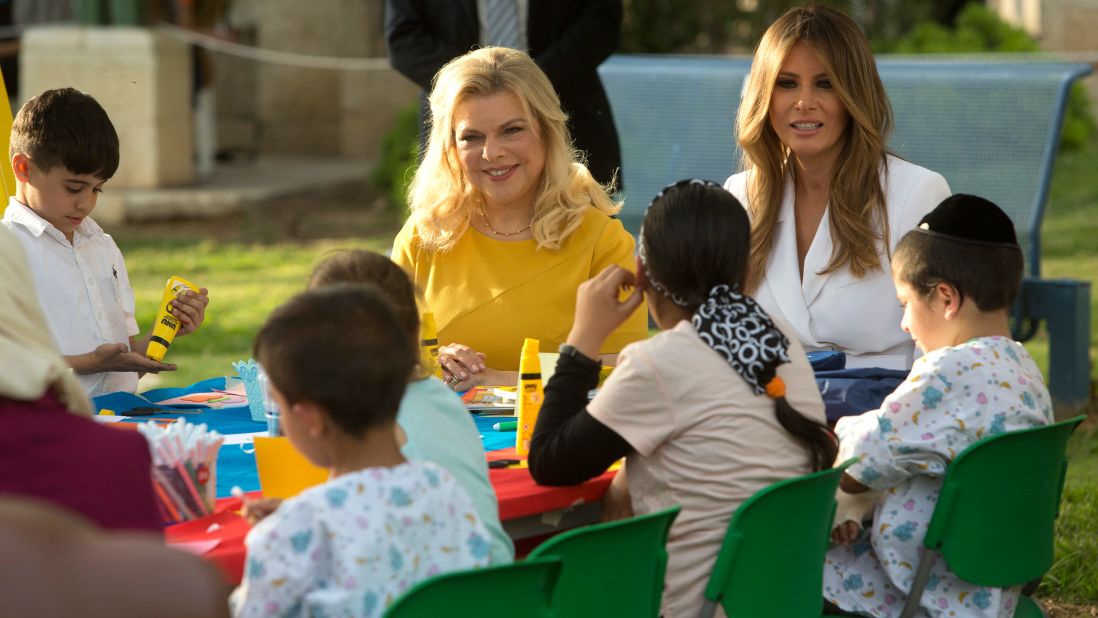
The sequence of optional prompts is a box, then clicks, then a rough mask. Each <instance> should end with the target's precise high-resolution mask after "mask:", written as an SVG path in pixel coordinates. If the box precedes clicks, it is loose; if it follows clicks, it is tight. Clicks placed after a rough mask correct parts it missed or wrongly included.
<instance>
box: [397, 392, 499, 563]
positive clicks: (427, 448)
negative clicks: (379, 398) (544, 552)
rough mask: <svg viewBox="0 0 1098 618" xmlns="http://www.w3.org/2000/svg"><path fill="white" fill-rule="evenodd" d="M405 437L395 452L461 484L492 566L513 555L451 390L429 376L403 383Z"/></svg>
mask: <svg viewBox="0 0 1098 618" xmlns="http://www.w3.org/2000/svg"><path fill="white" fill-rule="evenodd" d="M397 424H398V425H400V427H401V429H403V430H404V434H405V436H407V438H408V441H407V442H405V443H404V445H403V446H401V448H400V451H401V453H403V454H404V456H405V457H407V458H408V459H409V460H410V461H421V462H434V463H436V464H438V465H440V466H442V467H443V468H445V469H446V470H447V471H449V472H450V473H451V474H453V475H454V478H455V479H456V480H457V481H458V482H459V483H460V484H461V485H462V487H464V488H465V490H466V491H467V492H468V494H469V498H470V499H471V500H472V502H473V505H474V506H475V507H476V510H477V515H478V516H479V517H480V520H481V523H483V524H484V527H485V528H486V529H487V531H488V536H489V539H490V540H491V545H492V547H491V557H492V564H506V563H508V562H511V561H512V560H514V558H515V549H514V544H513V543H512V542H511V537H509V536H507V533H506V532H504V530H503V526H502V525H500V522H499V502H498V501H497V499H496V494H495V490H494V489H493V488H492V484H491V482H490V481H489V480H488V460H487V459H485V457H484V445H483V444H482V443H481V441H480V434H479V433H477V426H476V423H474V422H473V419H472V417H471V416H470V414H469V411H468V410H466V409H465V405H464V404H463V403H462V402H461V399H460V398H458V397H457V396H456V395H455V394H454V391H452V390H450V389H449V388H447V387H446V385H445V384H443V383H442V381H441V380H438V379H436V378H434V377H428V378H424V379H422V380H415V381H413V382H411V383H409V384H408V390H407V391H405V393H404V399H402V400H401V402H400V411H399V412H397Z"/></svg>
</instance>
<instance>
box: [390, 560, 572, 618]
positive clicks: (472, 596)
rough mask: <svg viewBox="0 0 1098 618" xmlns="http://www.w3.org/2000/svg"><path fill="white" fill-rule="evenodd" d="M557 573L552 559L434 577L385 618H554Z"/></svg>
mask: <svg viewBox="0 0 1098 618" xmlns="http://www.w3.org/2000/svg"><path fill="white" fill-rule="evenodd" d="M560 567H561V562H560V560H556V559H545V560H526V561H524V562H516V563H513V564H505V565H501V566H493V567H485V568H483V569H473V570H469V571H457V572H454V573H446V574H443V575H439V576H437V577H432V578H431V579H428V580H424V581H422V582H420V583H418V584H416V585H415V586H413V587H412V588H410V589H409V590H408V591H407V592H405V593H404V594H403V595H401V596H400V598H398V599H397V600H396V602H395V603H393V604H392V605H391V606H389V609H388V610H386V611H385V618H434V617H436V616H446V617H447V618H483V617H484V616H523V617H524V618H552V617H553V616H554V614H553V613H552V610H551V609H550V600H551V599H552V597H553V588H554V587H555V586H556V583H557V577H558V576H559V575H560Z"/></svg>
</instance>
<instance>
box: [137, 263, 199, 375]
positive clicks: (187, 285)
mask: <svg viewBox="0 0 1098 618" xmlns="http://www.w3.org/2000/svg"><path fill="white" fill-rule="evenodd" d="M183 290H191V291H194V292H197V291H198V288H197V287H196V286H195V285H194V284H193V283H191V282H190V281H187V280H186V279H184V278H183V277H180V276H178V275H176V276H172V277H171V278H170V279H168V282H167V283H166V284H164V293H163V294H162V295H161V296H160V308H159V309H158V310H157V312H156V322H153V331H152V336H151V337H150V338H149V347H148V348H146V349H145V357H146V358H149V359H151V360H154V361H156V362H158V363H159V362H162V361H163V360H164V355H165V354H167V353H168V346H170V345H171V344H172V339H174V338H175V334H176V333H177V332H179V318H177V317H175V316H174V315H172V314H171V312H170V311H168V305H170V304H172V302H173V301H174V300H175V297H176V296H178V295H179V293H180V292H182V291H183Z"/></svg>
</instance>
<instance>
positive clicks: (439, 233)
mask: <svg viewBox="0 0 1098 618" xmlns="http://www.w3.org/2000/svg"><path fill="white" fill-rule="evenodd" d="M500 92H510V93H513V94H514V95H515V96H517V97H518V99H519V101H520V102H521V103H522V108H523V111H524V112H525V114H526V116H527V118H529V119H530V120H531V125H532V128H533V130H534V131H535V132H536V133H537V135H538V137H540V138H541V142H542V144H543V145H544V147H545V167H544V169H543V170H542V173H541V182H540V184H539V186H538V192H537V197H536V198H535V200H534V218H533V221H532V222H531V235H532V236H533V238H534V240H536V241H537V243H538V248H539V249H540V248H544V249H551V250H557V249H560V247H561V244H562V243H563V242H564V240H565V239H566V238H567V237H568V235H569V234H571V233H572V232H574V231H575V230H576V228H578V227H579V226H580V223H582V221H583V217H584V213H585V211H586V209H587V207H588V206H593V207H594V208H596V209H598V210H599V211H601V212H603V213H606V214H608V215H610V214H614V213H616V212H617V211H618V210H620V209H621V205H620V204H616V203H614V202H613V201H612V200H611V199H610V197H609V196H608V195H607V189H608V188H607V187H603V186H602V185H600V184H599V183H598V182H597V181H596V180H595V179H594V178H593V177H592V176H591V173H590V172H588V171H587V167H585V166H584V164H583V163H582V162H581V161H582V155H581V154H580V153H579V152H578V151H576V150H575V149H574V148H573V147H572V138H571V135H570V134H569V132H568V127H567V126H566V125H565V122H566V121H567V119H568V116H567V115H565V113H564V111H563V110H561V107H560V99H559V98H558V97H557V93H556V91H555V90H554V89H553V85H552V84H551V83H549V78H548V77H546V76H545V73H543V72H542V71H541V69H539V68H538V66H537V65H536V64H534V61H533V60H531V59H530V56H528V55H526V54H525V53H523V52H520V51H516V50H513V49H508V48H505V47H485V48H483V49H478V50H475V51H471V52H469V53H467V54H465V55H464V56H461V57H458V58H456V59H454V60H451V61H450V62H449V63H447V64H446V66H444V67H442V69H441V70H439V72H438V73H437V74H436V75H435V78H434V85H433V88H432V90H431V96H430V104H431V118H432V122H431V134H430V138H429V139H428V142H427V151H426V152H425V153H424V155H423V161H422V163H420V166H419V169H418V170H417V171H416V175H415V178H414V179H413V180H412V184H411V187H410V188H409V191H408V202H409V204H408V205H409V210H410V211H411V214H410V215H409V218H410V219H411V220H412V222H413V223H414V225H415V230H416V234H417V235H418V237H419V241H420V243H421V246H422V247H423V248H424V249H426V250H428V251H447V250H449V249H450V248H452V247H453V246H454V244H455V243H456V242H457V241H458V239H460V238H461V235H462V234H464V233H465V231H466V229H467V228H468V227H469V219H470V216H471V215H472V213H473V212H474V211H475V210H476V208H477V207H479V206H482V205H483V196H482V195H481V194H480V192H479V191H478V190H477V189H476V187H474V186H473V185H472V184H471V183H470V182H469V181H468V179H467V178H466V177H465V174H464V172H462V169H461V163H460V161H459V160H458V154H457V140H456V137H455V135H454V110H455V109H456V108H457V106H458V105H459V104H460V103H462V102H464V101H466V100H468V99H471V98H474V97H485V96H490V95H493V94H496V93H500Z"/></svg>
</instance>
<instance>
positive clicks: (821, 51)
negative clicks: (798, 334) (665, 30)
mask: <svg viewBox="0 0 1098 618" xmlns="http://www.w3.org/2000/svg"><path fill="white" fill-rule="evenodd" d="M800 41H804V42H805V43H807V44H808V45H810V46H811V47H812V49H813V50H814V51H815V52H816V56H817V57H818V58H819V61H820V64H821V65H823V68H824V70H825V71H826V72H827V75H828V77H829V78H830V80H831V84H832V87H833V88H834V90H835V92H836V93H837V94H838V95H839V98H840V99H841V100H842V102H843V105H844V106H845V107H846V111H847V113H848V114H849V115H850V123H849V125H848V127H847V130H846V135H845V136H844V137H843V140H844V141H843V146H842V150H841V152H840V154H839V158H838V160H837V161H836V162H835V167H834V169H832V170H831V182H830V184H829V189H828V191H829V195H828V198H829V207H828V208H829V214H830V217H829V218H830V221H831V238H832V241H833V245H834V250H833V251H832V254H831V259H830V261H829V262H828V264H827V266H826V267H825V268H824V269H823V270H822V271H821V272H820V274H826V273H830V272H834V271H836V270H839V269H841V268H843V267H847V268H849V269H850V272H851V273H853V274H854V276H855V277H862V276H864V275H865V274H866V273H867V272H869V271H871V270H876V269H879V268H881V258H880V254H879V252H878V251H879V249H880V248H882V247H883V249H884V250H885V251H887V250H888V246H889V229H888V206H887V204H886V203H885V194H884V189H883V188H882V184H881V181H882V179H881V169H882V166H883V165H884V163H885V157H886V155H887V154H888V146H887V144H888V136H889V133H891V131H892V106H891V105H890V104H889V101H888V95H887V94H886V93H885V89H884V84H882V83H881V77H880V75H879V74H878V73H877V65H876V62H875V61H874V59H873V53H872V52H871V51H870V50H869V43H868V42H867V41H866V38H865V35H864V34H862V31H861V30H860V29H859V28H858V25H857V24H856V23H854V20H852V19H850V18H849V17H847V16H846V15H843V14H842V13H839V12H837V11H834V10H832V9H829V8H826V7H820V6H805V7H797V8H793V9H790V10H789V11H787V12H786V13H785V14H784V15H782V16H781V17H779V18H778V20H777V21H775V22H774V23H773V24H772V25H771V26H770V28H769V29H767V31H766V34H764V35H763V38H762V40H761V41H759V46H758V48H756V50H755V58H754V61H753V63H752V66H751V74H750V75H749V76H748V78H747V84H746V87H745V88H744V94H743V100H742V101H741V103H740V110H739V113H738V114H737V117H736V129H737V135H738V137H737V139H738V141H739V145H740V148H741V149H742V151H743V167H744V169H745V170H748V179H747V199H748V209H749V211H750V213H751V239H752V240H751V268H750V273H751V281H750V283H749V287H748V289H752V290H753V289H755V288H756V287H757V286H758V284H759V281H760V279H761V277H762V273H763V272H765V269H766V263H767V260H768V259H769V257H770V251H771V249H772V248H773V246H774V229H775V227H776V226H777V223H778V215H779V213H780V211H781V204H782V192H783V190H784V185H785V177H786V174H787V173H789V171H790V170H789V167H790V158H791V157H793V156H794V155H793V154H792V153H791V152H790V151H789V149H788V148H787V147H786V146H785V145H784V144H783V143H782V142H781V140H779V139H778V135H777V133H775V132H774V128H773V127H772V126H771V124H770V117H769V115H770V100H771V94H772V93H773V91H774V84H775V81H776V80H777V75H778V72H779V71H780V70H781V66H782V63H783V62H784V61H785V58H786V56H787V55H788V54H789V51H790V50H791V49H792V48H793V46H794V45H796V44H797V43H798V42H800ZM867 239H870V242H867Z"/></svg>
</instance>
